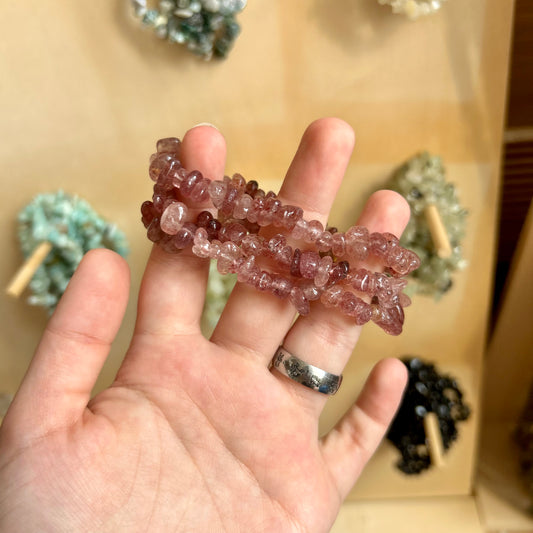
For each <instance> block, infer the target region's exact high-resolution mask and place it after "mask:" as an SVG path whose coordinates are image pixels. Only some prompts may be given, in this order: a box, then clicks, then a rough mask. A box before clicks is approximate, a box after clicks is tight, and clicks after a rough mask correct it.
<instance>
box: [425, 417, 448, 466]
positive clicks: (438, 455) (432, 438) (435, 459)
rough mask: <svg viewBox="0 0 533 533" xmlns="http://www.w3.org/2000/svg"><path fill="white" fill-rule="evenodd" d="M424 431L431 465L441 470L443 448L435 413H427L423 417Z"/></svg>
mask: <svg viewBox="0 0 533 533" xmlns="http://www.w3.org/2000/svg"><path fill="white" fill-rule="evenodd" d="M424 430H425V432H426V441H427V443H428V448H429V457H430V459H431V463H432V464H433V465H434V466H436V467H437V468H442V467H443V466H444V447H443V445H442V434H441V432H440V428H439V419H438V418H437V415H436V414H435V413H427V414H426V416H424Z"/></svg>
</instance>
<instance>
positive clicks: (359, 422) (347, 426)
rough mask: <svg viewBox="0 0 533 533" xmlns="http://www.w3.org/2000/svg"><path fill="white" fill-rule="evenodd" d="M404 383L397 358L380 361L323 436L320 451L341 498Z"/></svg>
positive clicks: (372, 446)
mask: <svg viewBox="0 0 533 533" xmlns="http://www.w3.org/2000/svg"><path fill="white" fill-rule="evenodd" d="M406 382H407V371H406V369H405V366H404V365H403V364H402V363H401V362H400V361H398V360H397V359H384V360H382V361H380V362H379V363H378V364H377V365H376V366H375V367H374V368H373V370H372V372H371V373H370V376H369V377H368V379H367V381H366V383H365V386H364V388H363V390H362V392H361V394H360V395H359V398H358V399H357V401H356V402H355V404H354V405H353V406H352V407H351V408H350V410H349V411H348V412H347V413H346V414H345V415H344V416H343V418H342V419H341V420H340V421H339V422H338V424H337V425H336V426H335V427H334V428H333V429H332V430H331V431H330V432H329V433H328V434H327V435H326V436H325V437H324V438H323V440H322V454H323V457H324V460H325V462H326V465H327V467H328V468H329V471H330V472H331V475H332V477H333V480H334V481H335V483H336V485H337V489H338V492H339V494H340V495H341V497H342V499H344V498H345V497H346V496H347V495H348V492H349V491H350V490H351V488H352V487H353V485H354V484H355V482H356V481H357V478H358V477H359V475H360V474H361V471H362V470H363V468H364V466H365V465H366V463H367V462H368V460H369V459H370V457H371V456H372V454H373V453H374V452H375V450H376V448H377V447H378V445H379V443H380V442H381V439H382V438H383V436H384V435H385V432H386V431H387V428H388V426H389V424H390V423H391V421H392V419H393V417H394V414H395V413H396V410H397V409H398V406H399V404H400V401H401V398H402V394H403V391H404V388H405V385H406Z"/></svg>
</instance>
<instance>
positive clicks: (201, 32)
mask: <svg viewBox="0 0 533 533" xmlns="http://www.w3.org/2000/svg"><path fill="white" fill-rule="evenodd" d="M131 2H132V5H133V12H134V15H135V16H136V17H137V18H138V19H139V20H140V21H141V23H142V25H143V26H145V27H147V28H152V29H153V31H154V33H155V35H157V37H159V38H160V39H167V40H168V41H170V42H171V43H177V44H182V45H184V46H186V47H187V48H188V49H189V50H190V51H191V52H193V53H194V54H197V55H200V56H202V57H204V58H205V59H207V60H209V59H211V58H212V57H219V58H224V57H226V56H227V55H228V53H229V51H230V50H231V48H232V47H233V43H234V42H235V39H236V38H237V36H238V35H239V33H240V31H241V28H240V26H239V24H238V23H237V21H236V20H235V15H237V14H238V13H240V12H241V11H242V10H243V9H244V8H245V6H246V0H159V3H158V8H155V7H151V8H149V7H148V5H147V0H131Z"/></svg>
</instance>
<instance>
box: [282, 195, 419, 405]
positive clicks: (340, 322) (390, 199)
mask: <svg viewBox="0 0 533 533" xmlns="http://www.w3.org/2000/svg"><path fill="white" fill-rule="evenodd" d="M408 220H409V207H408V205H407V203H406V201H405V200H404V199H403V198H402V197H401V196H400V195H399V194H397V193H395V192H392V191H386V190H384V191H378V192H376V193H374V194H373V195H372V196H371V197H370V199H369V200H368V202H367V204H366V206H365V208H364V210H363V213H362V214H361V216H360V218H359V220H358V222H357V224H358V225H361V226H365V227H367V228H368V230H369V231H370V232H380V233H382V232H389V233H392V234H394V235H397V236H400V235H401V234H402V232H403V230H404V228H405V226H406V224H407V222H408ZM365 267H366V268H368V269H371V270H378V269H379V266H378V264H376V263H367V264H365ZM361 328H362V326H357V325H355V324H354V321H353V319H352V318H349V317H346V316H345V315H343V314H342V313H341V312H340V311H337V310H333V311H332V310H331V309H327V308H325V307H324V306H323V305H322V304H321V303H320V302H315V305H314V307H312V310H311V313H310V314H309V316H306V317H299V318H298V319H297V320H296V321H295V323H294V325H293V326H292V327H291V329H290V330H289V332H288V333H287V335H286V337H285V340H284V341H283V347H284V348H285V350H286V351H288V352H289V353H291V354H292V355H295V356H296V357H298V358H299V359H302V360H305V362H306V363H307V364H310V365H313V366H316V367H318V368H320V369H323V370H325V371H327V372H329V373H331V374H335V375H340V374H342V371H343V369H344V367H345V365H346V363H347V362H348V359H349V358H350V355H351V353H352V351H353V348H354V346H355V344H356V343H357V340H358V338H359V335H360V333H361ZM272 372H273V374H274V375H275V376H276V377H278V378H279V379H281V380H284V381H285V382H286V386H287V387H289V388H290V389H291V390H292V391H293V392H294V393H295V395H296V396H297V397H299V398H301V400H302V401H303V402H305V403H306V404H309V405H310V406H311V408H313V409H316V411H317V412H318V413H319V412H320V411H321V410H322V408H323V406H324V403H325V401H326V399H327V396H326V395H324V394H320V393H318V392H316V391H314V390H312V389H310V388H308V387H305V386H302V385H301V384H299V383H297V382H295V381H292V380H291V379H290V378H288V377H286V376H284V375H282V374H281V373H280V372H279V371H278V370H277V369H272Z"/></svg>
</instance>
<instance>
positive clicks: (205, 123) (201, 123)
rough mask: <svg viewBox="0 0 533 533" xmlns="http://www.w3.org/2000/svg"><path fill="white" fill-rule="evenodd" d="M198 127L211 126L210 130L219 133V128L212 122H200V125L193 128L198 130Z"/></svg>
mask: <svg viewBox="0 0 533 533" xmlns="http://www.w3.org/2000/svg"><path fill="white" fill-rule="evenodd" d="M198 126H209V127H210V128H215V129H216V130H217V131H218V128H217V127H216V126H215V125H214V124H211V123H210V122H200V124H196V126H193V128H198Z"/></svg>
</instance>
